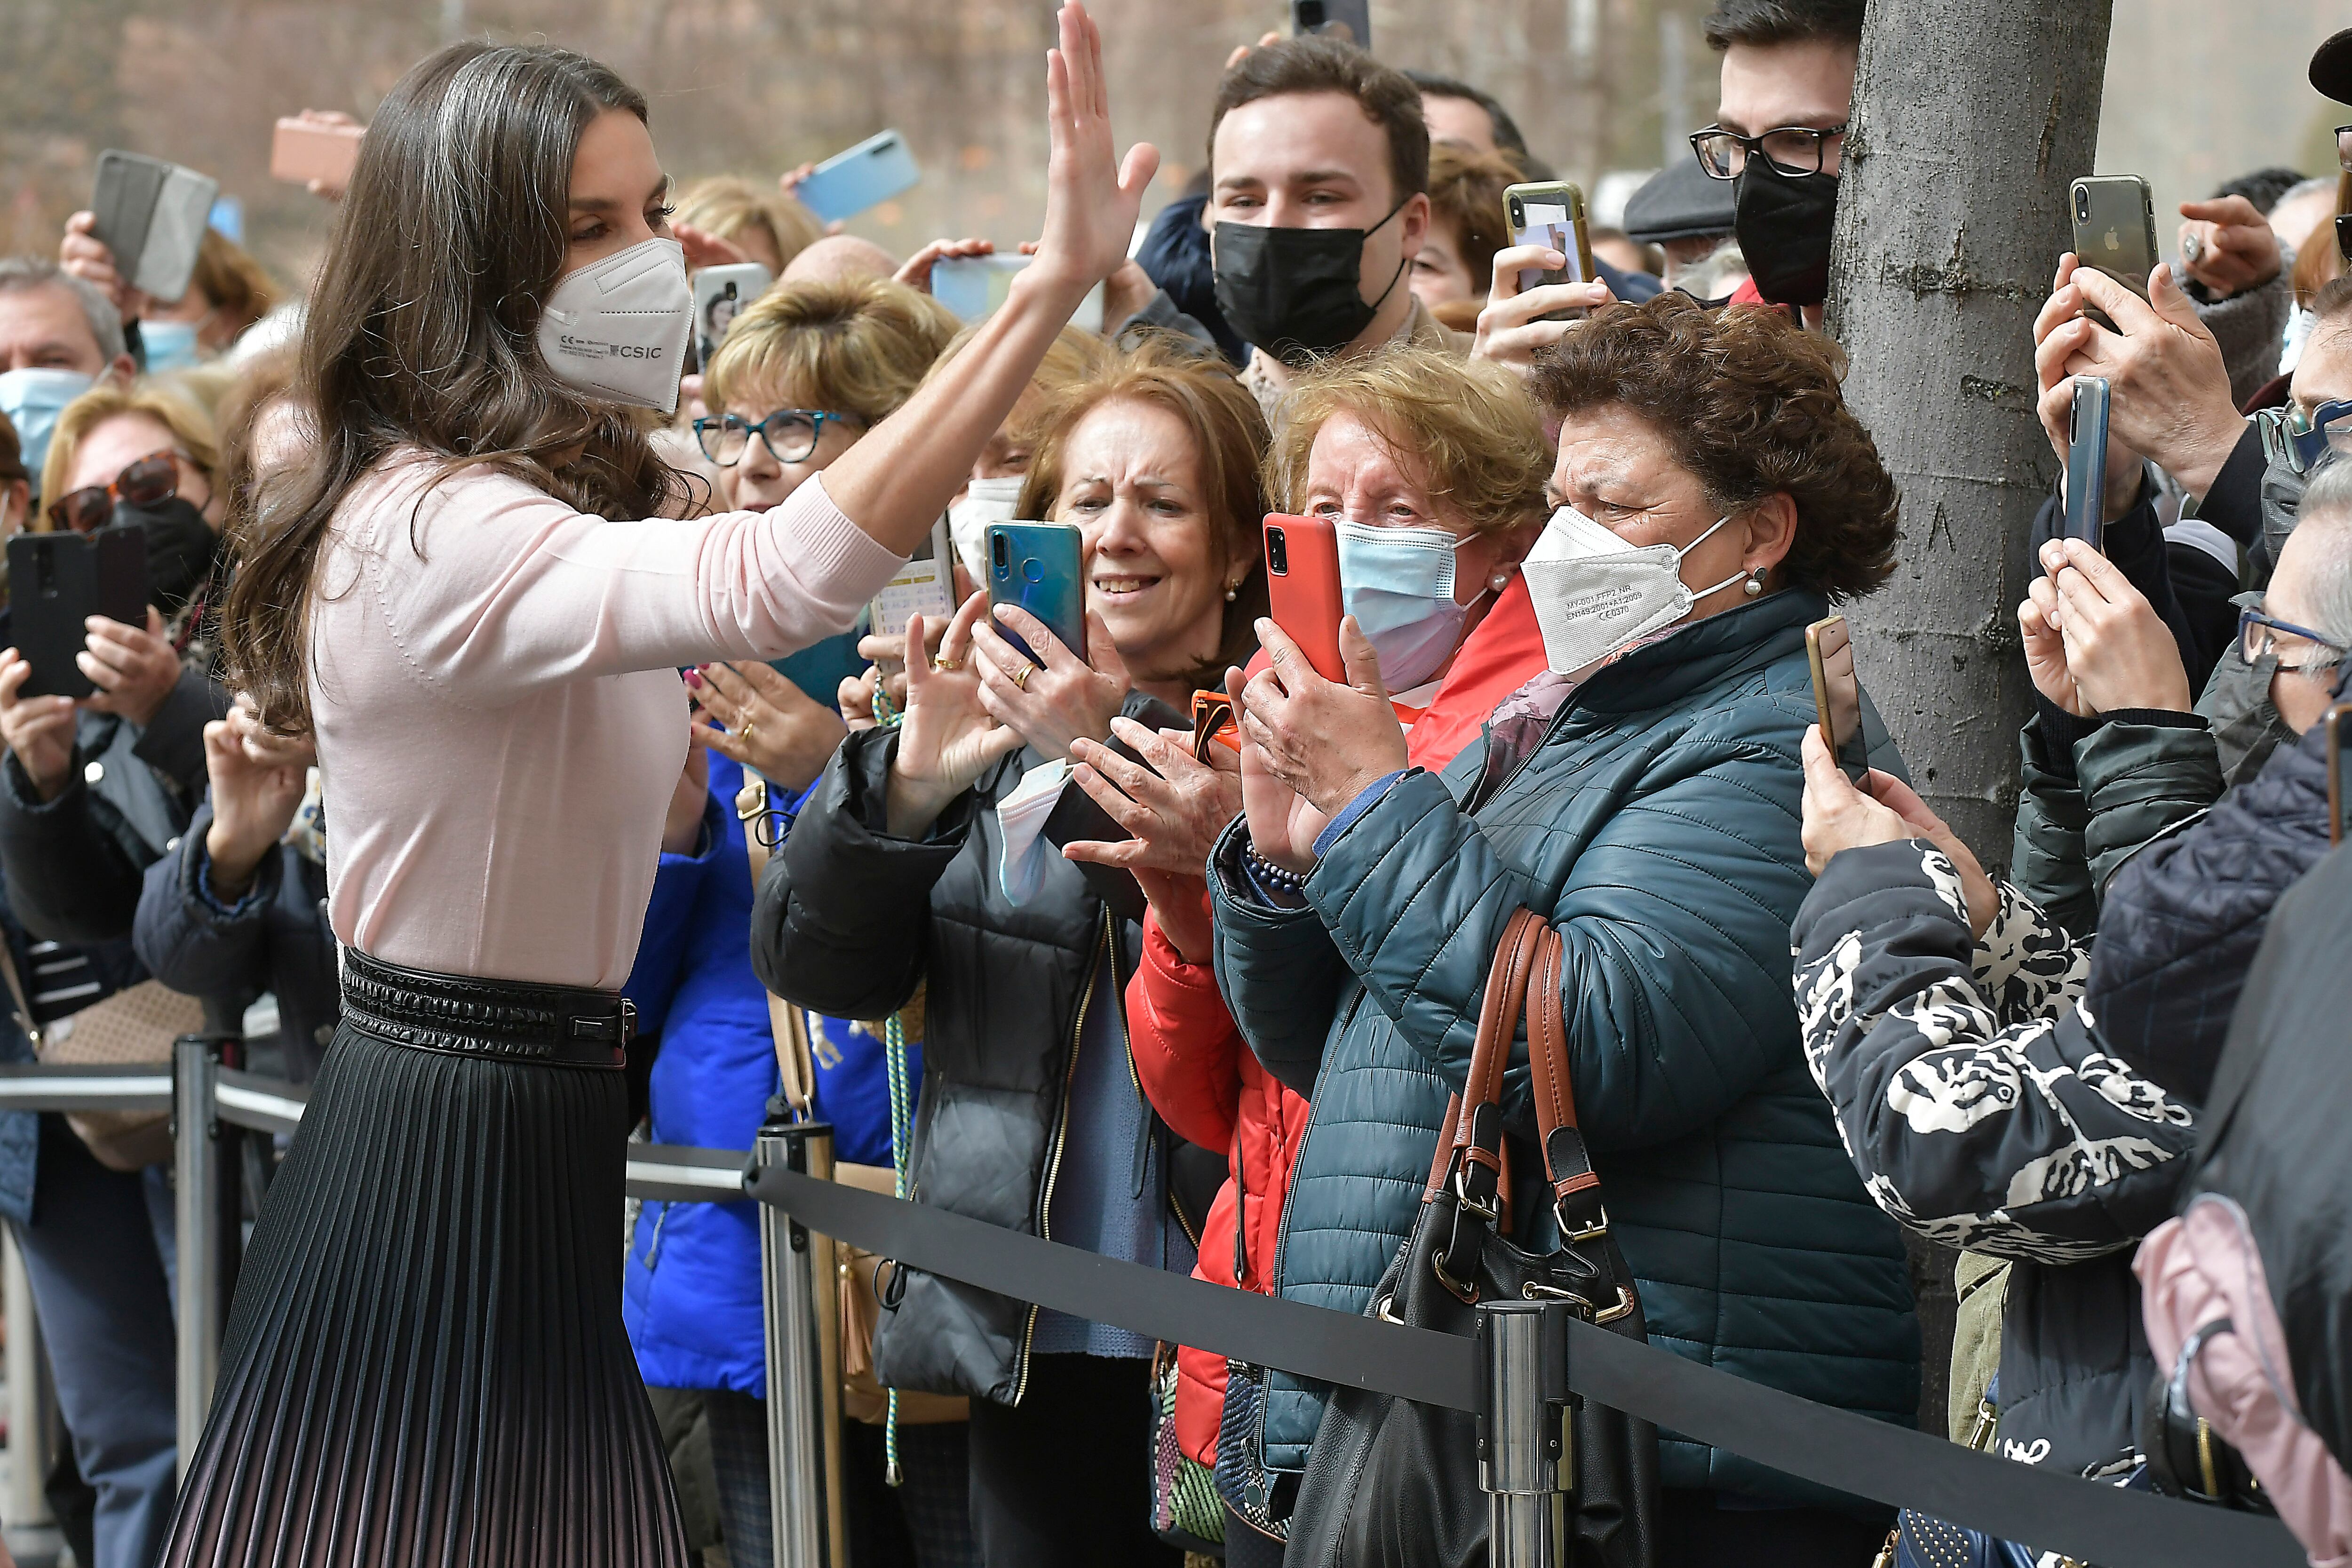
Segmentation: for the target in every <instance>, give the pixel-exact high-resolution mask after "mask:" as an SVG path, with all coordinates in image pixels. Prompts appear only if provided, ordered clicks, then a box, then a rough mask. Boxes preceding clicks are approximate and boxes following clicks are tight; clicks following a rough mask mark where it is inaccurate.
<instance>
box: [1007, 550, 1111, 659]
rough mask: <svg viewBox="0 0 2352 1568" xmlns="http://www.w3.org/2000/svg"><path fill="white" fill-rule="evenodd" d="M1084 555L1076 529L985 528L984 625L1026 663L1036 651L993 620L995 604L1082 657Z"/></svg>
mask: <svg viewBox="0 0 2352 1568" xmlns="http://www.w3.org/2000/svg"><path fill="white" fill-rule="evenodd" d="M1084 555H1085V551H1084V548H1083V543H1082V540H1081V536H1080V534H1079V531H1078V529H1077V526H1076V524H1075V523H1067V522H992V523H990V524H989V525H988V605H989V612H990V618H989V625H990V626H993V627H994V628H995V629H996V635H997V636H999V637H1003V639H1004V640H1005V641H1006V642H1009V643H1011V644H1012V645H1013V647H1014V648H1015V649H1016V650H1018V651H1019V652H1020V654H1021V655H1022V656H1023V657H1024V658H1027V659H1028V660H1029V661H1030V662H1031V663H1032V664H1043V663H1045V660H1044V659H1043V658H1039V657H1038V655H1037V650H1036V649H1034V648H1033V647H1030V646H1029V645H1028V644H1027V643H1025V642H1024V641H1023V640H1022V639H1021V638H1020V637H1017V636H1015V635H1014V634H1013V628H1012V627H1010V626H1006V625H1005V624H1004V623H1003V621H1000V620H997V619H996V618H995V610H996V606H997V605H1020V606H1021V607H1022V608H1023V609H1024V610H1026V611H1028V612H1029V613H1030V614H1031V615H1033V616H1036V617H1037V618H1038V619H1039V620H1041V621H1043V622H1045V629H1046V630H1047V631H1049V632H1051V633H1053V634H1054V636H1055V637H1056V638H1058V639H1060V641H1061V644H1062V646H1063V647H1066V648H1068V649H1069V650H1070V651H1071V652H1072V653H1074V654H1076V655H1077V657H1078V658H1080V659H1084V658H1086V657H1087V584H1086V577H1085V574H1084V572H1083V570H1082V563H1083V560H1084Z"/></svg>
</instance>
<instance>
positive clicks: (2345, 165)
mask: <svg viewBox="0 0 2352 1568" xmlns="http://www.w3.org/2000/svg"><path fill="white" fill-rule="evenodd" d="M2336 166H2337V167H2339V168H2341V169H2343V170H2345V171H2346V172H2347V173H2352V125H2339V126H2337V127H2336Z"/></svg>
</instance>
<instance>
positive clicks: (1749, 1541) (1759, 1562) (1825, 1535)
mask: <svg viewBox="0 0 2352 1568" xmlns="http://www.w3.org/2000/svg"><path fill="white" fill-rule="evenodd" d="M1658 1511H1659V1512H1660V1513H1661V1514H1662V1515H1663V1516H1664V1519H1663V1522H1664V1526H1665V1528H1664V1530H1663V1531H1661V1532H1660V1533H1661V1534H1662V1535H1663V1536H1664V1542H1663V1549H1662V1550H1661V1551H1660V1552H1659V1553H1658V1561H1659V1563H1661V1564H1662V1565H1663V1568H1870V1564H1871V1563H1872V1561H1873V1560H1874V1559H1875V1558H1876V1557H1877V1555H1878V1549H1879V1548H1880V1547H1882V1546H1884V1545H1885V1544H1886V1532H1887V1531H1890V1530H1892V1529H1894V1528H1895V1510H1893V1509H1889V1510H1886V1513H1885V1517H1884V1518H1874V1519H1864V1518H1861V1517H1860V1516H1858V1515H1855V1514H1851V1513H1840V1512H1838V1511H1837V1510H1834V1509H1826V1508H1775V1509H1730V1508H1717V1507H1716V1506H1715V1494H1714V1493H1712V1492H1701V1491H1674V1490H1669V1491H1667V1492H1666V1493H1664V1496H1662V1497H1661V1498H1660V1500H1659V1510H1658Z"/></svg>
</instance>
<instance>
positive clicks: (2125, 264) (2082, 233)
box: [2067, 174, 2156, 332]
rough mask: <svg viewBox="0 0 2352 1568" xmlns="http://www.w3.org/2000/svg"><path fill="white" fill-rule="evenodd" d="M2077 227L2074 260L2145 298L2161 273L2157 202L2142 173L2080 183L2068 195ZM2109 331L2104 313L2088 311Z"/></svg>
mask: <svg viewBox="0 0 2352 1568" xmlns="http://www.w3.org/2000/svg"><path fill="white" fill-rule="evenodd" d="M2067 200H2068V203H2069V212H2068V216H2069V217H2071V218H2072V220H2073V222H2074V258H2075V260H2077V261H2078V262H2080V263H2081V264H2082V265H2083V266H2084V267H2095V268H2098V269H2099V270H2100V271H2102V272H2104V273H2105V274H2106V275H2107V276H2108V277H2110V278H2112V279H2115V280H2116V282H2118V283H2120V284H2122V285H2123V286H2124V287H2125V288H2126V289H2130V290H2131V291H2132V292H2133V293H2135V294H2137V295H2138V296H2139V297H2140V298H2141V299H2143V300H2145V299H2147V275H2148V274H2149V273H2150V272H2152V271H2154V270H2155V269H2156V203H2155V199H2154V198H2153V197H2152V196H2150V195H2148V189H2147V181H2146V180H2143V179H2141V178H2140V177H2139V176H2138V175H2137V174H2096V175H2091V176H2089V177H2086V178H2084V179H2080V180H2077V181H2075V182H2074V186H2073V188H2072V189H2071V190H2070V191H2069V192H2068V193H2067ZM2083 313H2084V315H2086V316H2088V317H2090V318H2091V320H2093V321H2096V322H2097V323H2098V324H2099V325H2101V326H2103V327H2105V328H2106V330H2107V331H2111V332H2112V331H2115V330H2116V324H2115V322H2113V321H2109V320H2108V319H2107V316H2106V312H2105V311H2104V310H2085V311H2084V312H2083Z"/></svg>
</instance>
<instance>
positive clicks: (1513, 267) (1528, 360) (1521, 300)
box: [1470, 245, 1617, 375]
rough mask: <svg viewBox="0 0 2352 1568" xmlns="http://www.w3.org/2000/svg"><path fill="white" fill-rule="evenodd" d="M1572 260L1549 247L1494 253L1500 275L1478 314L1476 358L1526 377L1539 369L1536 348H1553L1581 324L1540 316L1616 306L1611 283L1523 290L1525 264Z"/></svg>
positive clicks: (1518, 247)
mask: <svg viewBox="0 0 2352 1568" xmlns="http://www.w3.org/2000/svg"><path fill="white" fill-rule="evenodd" d="M1567 265H1568V258H1566V257H1564V256H1562V255H1561V254H1560V253H1559V251H1557V250H1553V249H1551V248H1550V247H1548V246H1541V245H1511V246H1506V247H1503V248H1502V249H1500V250H1498V251H1496V253H1495V278H1494V282H1493V284H1492V286H1491V287H1490V288H1489V289H1488V290H1487V294H1486V309H1485V310H1480V311H1479V312H1478V332H1477V336H1476V337H1475V339H1474V340H1473V341H1472V342H1471V345H1470V357H1471V358H1472V359H1485V360H1492V361H1494V362H1495V363H1496V364H1501V365H1508V366H1509V367H1510V368H1511V369H1513V370H1515V371H1517V372H1518V373H1519V374H1521V375H1525V374H1528V371H1529V370H1530V369H1532V368H1534V365H1535V358H1536V351H1537V350H1538V349H1548V348H1549V347H1551V345H1552V344H1554V343H1556V342H1559V340H1560V339H1562V338H1564V337H1566V336H1567V335H1568V333H1569V331H1570V330H1571V329H1572V328H1574V327H1575V326H1576V325H1577V322H1576V321H1574V320H1572V319H1571V320H1568V321H1541V320H1538V318H1540V317H1544V316H1549V315H1550V314H1552V313H1553V312H1555V311H1558V310H1599V309H1600V308H1601V306H1603V305H1610V304H1614V303H1615V302H1616V300H1617V296H1616V295H1615V294H1613V293H1612V292H1611V291H1610V289H1609V285H1608V284H1606V283H1546V284H1541V285H1539V286H1538V287H1536V288H1533V289H1528V290H1526V291H1525V292H1524V293H1523V292H1521V291H1520V289H1519V272H1520V270H1521V268H1538V267H1539V268H1545V269H1547V270H1549V269H1553V268H1561V267H1565V266H1567Z"/></svg>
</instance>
